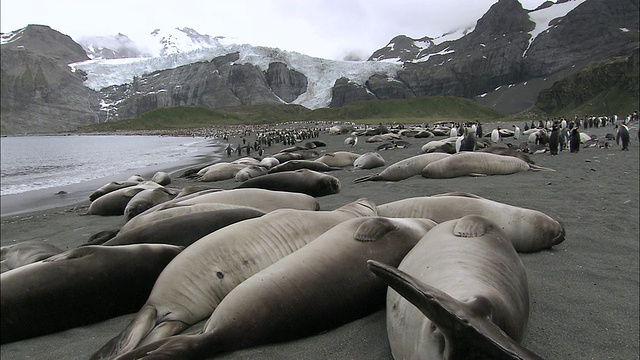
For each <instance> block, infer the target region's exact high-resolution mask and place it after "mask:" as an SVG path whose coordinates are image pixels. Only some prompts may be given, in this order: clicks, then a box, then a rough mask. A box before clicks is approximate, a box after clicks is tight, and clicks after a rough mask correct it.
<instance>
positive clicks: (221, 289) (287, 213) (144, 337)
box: [92, 175, 377, 359]
mask: <svg viewBox="0 0 640 360" xmlns="http://www.w3.org/2000/svg"><path fill="white" fill-rule="evenodd" d="M265 176H266V175H265ZM373 215H377V208H376V205H375V204H374V203H373V202H371V201H370V200H367V199H359V200H357V201H354V202H352V203H349V204H347V205H344V206H342V207H340V208H338V209H336V210H333V211H309V210H289V209H282V210H277V211H272V212H270V213H268V214H266V215H264V216H261V217H259V218H255V219H249V220H245V221H241V222H239V223H235V224H232V225H229V226H227V227H224V228H222V229H220V230H218V231H215V232H213V233H211V234H209V235H207V236H205V237H203V238H202V239H200V240H198V241H196V242H195V243H194V244H193V245H191V246H189V247H187V248H186V249H185V250H184V251H183V252H182V253H181V255H182V256H180V257H176V259H175V260H174V261H172V262H171V263H170V264H169V266H167V268H166V269H165V270H164V271H163V272H162V274H161V275H160V276H159V277H158V280H157V281H156V284H155V286H154V287H153V290H152V291H151V295H150V296H149V299H148V300H147V302H146V304H145V305H144V306H143V307H142V309H141V310H140V311H139V312H138V314H137V315H136V317H135V318H134V319H133V320H132V321H131V323H130V324H129V325H128V326H127V327H126V328H125V329H124V330H123V331H122V332H121V333H120V335H118V336H116V337H115V338H113V339H112V340H111V341H109V342H108V343H107V344H106V345H104V346H103V347H102V349H100V350H99V351H98V352H97V353H95V354H94V355H93V357H92V358H93V359H103V358H110V357H113V356H115V355H118V354H120V353H125V352H128V351H131V350H133V349H135V348H136V347H138V346H139V345H140V346H143V345H145V344H147V343H151V342H154V341H157V340H160V339H163V338H166V337H168V336H171V335H174V334H177V333H179V332H181V331H183V330H184V329H186V328H188V327H189V326H191V325H193V324H195V323H197V322H198V321H201V320H204V319H206V318H207V317H209V316H210V315H211V314H212V313H213V311H214V310H215V308H216V306H217V305H218V304H219V303H220V301H222V299H223V298H224V297H225V296H226V295H227V294H228V293H229V292H230V291H231V290H233V288H235V287H236V286H237V285H238V284H240V283H242V282H243V281H245V280H246V279H248V278H249V277H250V276H252V275H253V274H255V273H257V272H258V271H260V270H262V269H265V268H266V267H268V266H270V265H272V264H273V263H275V262H276V261H278V260H280V259H281V258H283V257H285V256H287V255H289V254H291V253H293V252H294V251H296V250H298V249H300V248H302V247H303V246H305V245H307V244H308V243H310V242H311V241H312V240H314V239H316V238H317V237H318V236H320V235H322V234H323V233H324V232H325V231H327V230H329V229H331V228H332V227H334V226H336V225H338V224H340V223H342V222H344V221H347V220H350V219H353V218H358V217H365V216H373Z"/></svg>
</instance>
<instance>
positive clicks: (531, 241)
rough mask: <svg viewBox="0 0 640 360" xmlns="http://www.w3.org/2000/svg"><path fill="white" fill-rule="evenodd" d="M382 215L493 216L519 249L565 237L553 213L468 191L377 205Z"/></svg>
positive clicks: (547, 244)
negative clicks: (494, 199)
mask: <svg viewBox="0 0 640 360" xmlns="http://www.w3.org/2000/svg"><path fill="white" fill-rule="evenodd" d="M378 211H379V212H380V216H387V217H402V218H404V217H421V218H427V219H431V220H433V221H435V222H437V223H441V222H445V221H448V220H453V219H458V218H461V217H463V216H466V215H480V216H484V217H487V218H490V219H491V220H492V221H494V222H495V223H497V224H498V225H499V226H500V228H501V229H502V230H503V231H504V232H505V233H506V234H507V237H508V238H509V240H511V243H512V244H513V247H514V248H515V249H516V251H518V252H534V251H539V250H542V249H548V248H550V247H552V246H555V245H557V244H560V243H561V242H563V241H564V236H565V230H564V226H562V224H560V223H559V222H558V221H556V220H554V219H553V218H551V217H550V216H548V215H546V214H544V213H542V212H540V211H536V210H531V209H526V208H522V207H517V206H513V205H508V204H504V203H500V202H497V201H493V200H489V199H485V198H482V197H480V196H477V195H473V194H468V193H446V194H441V195H434V196H425V197H414V198H408V199H403V200H398V201H394V202H390V203H387V204H382V205H378Z"/></svg>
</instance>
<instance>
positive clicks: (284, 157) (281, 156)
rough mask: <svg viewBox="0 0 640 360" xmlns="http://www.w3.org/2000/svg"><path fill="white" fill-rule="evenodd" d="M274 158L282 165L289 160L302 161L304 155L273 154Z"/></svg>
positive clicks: (292, 153) (293, 153) (290, 153)
mask: <svg viewBox="0 0 640 360" xmlns="http://www.w3.org/2000/svg"><path fill="white" fill-rule="evenodd" d="M272 157H274V158H276V160H278V161H279V162H280V163H281V164H282V163H283V162H287V161H289V160H302V159H304V156H302V154H298V153H295V152H279V153H277V154H273V155H272Z"/></svg>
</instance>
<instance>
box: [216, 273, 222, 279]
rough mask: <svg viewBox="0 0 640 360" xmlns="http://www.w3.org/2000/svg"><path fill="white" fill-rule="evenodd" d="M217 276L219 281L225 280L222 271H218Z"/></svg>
mask: <svg viewBox="0 0 640 360" xmlns="http://www.w3.org/2000/svg"><path fill="white" fill-rule="evenodd" d="M216 276H217V277H218V279H222V278H224V273H223V272H222V271H217V272H216Z"/></svg>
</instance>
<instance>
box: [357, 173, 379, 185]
mask: <svg viewBox="0 0 640 360" xmlns="http://www.w3.org/2000/svg"><path fill="white" fill-rule="evenodd" d="M380 180H382V177H380V174H371V175H367V176H363V177H359V178H357V179H354V180H353V183H354V184H357V183H361V182H365V181H380Z"/></svg>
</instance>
